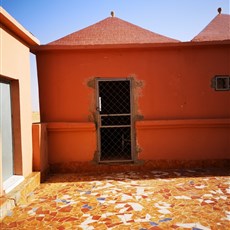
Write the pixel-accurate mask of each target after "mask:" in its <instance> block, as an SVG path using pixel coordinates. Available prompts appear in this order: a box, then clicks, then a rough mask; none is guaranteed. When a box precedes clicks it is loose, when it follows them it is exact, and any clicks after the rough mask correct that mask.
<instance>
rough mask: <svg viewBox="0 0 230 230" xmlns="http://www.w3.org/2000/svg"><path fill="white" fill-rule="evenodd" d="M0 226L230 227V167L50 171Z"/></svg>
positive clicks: (35, 227)
mask: <svg viewBox="0 0 230 230" xmlns="http://www.w3.org/2000/svg"><path fill="white" fill-rule="evenodd" d="M0 229H26V230H30V229H34V230H35V229H45V230H46V229H59V230H62V229H87V230H91V229H99V230H103V229H113V230H115V229H121V230H123V229H124V230H125V229H138V230H145V229H151V230H153V229H192V230H199V229H202V230H207V229H221V230H222V229H224V230H225V229H230V170H221V171H220V170H219V171H216V170H211V169H209V170H203V169H196V170H195V169H194V170H170V171H149V172H126V173H114V174H101V175H87V174H82V175H79V174H55V175H50V177H49V178H48V179H47V181H46V182H45V183H42V184H41V185H40V187H39V188H38V189H36V190H35V191H34V194H33V196H32V199H31V200H30V202H29V203H28V204H23V205H19V206H16V207H15V209H13V210H12V211H9V212H8V214H7V216H6V217H5V218H4V219H3V220H2V223H1V224H0Z"/></svg>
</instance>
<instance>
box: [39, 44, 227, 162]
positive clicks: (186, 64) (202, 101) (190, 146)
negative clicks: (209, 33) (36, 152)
mask: <svg viewBox="0 0 230 230" xmlns="http://www.w3.org/2000/svg"><path fill="white" fill-rule="evenodd" d="M229 64H230V46H229V45H212V46H202V45H200V46H190V45H188V46H178V47H174V48H173V47H171V48H159V47H158V48H148V49H141V48H140V49H117V50H115V49H107V50H106V49H105V50H66V51H64V50H62V51H61V50H59V51H55V50H49V51H40V52H38V53H37V65H38V80H39V94H40V112H41V122H45V123H49V122H63V123H65V122H71V123H75V124H76V125H77V124H78V123H82V122H83V123H84V122H90V121H91V120H92V113H93V112H94V111H95V90H94V88H93V87H92V81H91V80H92V79H94V78H95V77H106V78H110V77H119V78H124V77H128V76H132V77H133V78H134V80H135V81H136V82H137V83H138V84H137V85H139V86H138V87H137V88H136V89H135V98H136V100H135V108H136V114H139V115H143V120H142V121H138V122H136V127H137V144H138V145H139V147H140V148H141V149H142V152H141V153H140V155H139V158H140V159H164V158H168V159H187V160H189V159H204V158H205V159H206V158H216V159H218V158H220V159H223V158H229V152H230V146H229V138H228V136H230V135H229V134H230V131H229V124H230V120H229V119H230V109H229V106H227V105H228V103H229V100H230V93H229V91H227V92H217V91H215V90H214V89H213V88H212V87H211V80H212V78H213V77H214V76H215V75H222V74H223V75H230V69H229ZM90 86H91V87H90ZM223 120H224V122H225V125H223V124H222V121H223ZM155 121H159V122H162V125H163V128H162V127H160V128H159V127H158V128H156V127H155V126H154V125H155V123H154V122H155ZM167 121H173V122H175V125H174V126H173V127H169V126H167V125H166V126H164V124H165V122H166V124H167ZM152 122H153V123H152ZM183 122H185V127H181V125H180V124H181V123H183ZM191 122H192V124H193V127H191V125H190V123H191ZM205 122H208V123H209V124H210V125H208V126H207V127H206V126H205V127H204V125H203V123H205ZM177 123H178V124H177ZM91 124H92V125H93V124H94V123H93V122H92V123H91ZM194 124H196V125H195V126H194ZM205 124H206V123H205ZM146 126H149V128H148V129H145V128H143V127H146ZM56 130H57V132H49V131H48V148H49V161H50V163H53V162H62V161H63V160H67V159H68V160H76V158H75V159H70V156H71V155H73V154H77V156H79V158H78V159H79V160H81V161H84V160H87V161H88V160H90V159H93V157H94V151H93V148H92V151H91V152H90V155H89V154H88V153H87V154H86V155H85V156H83V158H82V156H81V157H80V155H78V154H80V153H79V152H78V150H77V148H78V147H77V146H80V145H81V142H82V141H83V140H82V139H81V138H83V139H84V138H85V140H84V141H86V142H87V143H91V140H92V136H91V137H90V138H89V139H88V138H87V137H85V136H84V134H83V136H81V135H80V136H81V138H79V137H80V136H75V135H76V133H73V132H72V133H71V132H69V133H68V134H67V133H66V135H65V136H63V133H62V134H61V132H59V131H58V129H56ZM70 136H71V137H70ZM74 136H75V137H74ZM71 139H72V140H75V141H76V142H75V145H76V146H75V147H73V146H72V145H74V141H73V143H71V148H69V146H70V145H69V144H70V143H69V140H71ZM85 146H87V145H85ZM92 146H95V150H96V144H93V145H92ZM59 148H60V149H62V151H61V152H60V151H58V149H59ZM82 148H85V147H84V146H83V147H82ZM50 149H51V150H54V149H55V151H50ZM67 149H68V150H67ZM71 149H72V152H71V153H69V151H70V150H71ZM81 151H83V152H84V149H81V150H80V152H81ZM57 152H58V154H57ZM66 153H68V154H66Z"/></svg>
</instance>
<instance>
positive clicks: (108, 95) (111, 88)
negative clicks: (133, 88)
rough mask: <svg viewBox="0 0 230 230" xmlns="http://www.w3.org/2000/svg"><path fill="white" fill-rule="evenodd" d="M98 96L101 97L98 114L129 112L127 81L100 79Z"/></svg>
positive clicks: (128, 85)
mask: <svg viewBox="0 0 230 230" xmlns="http://www.w3.org/2000/svg"><path fill="white" fill-rule="evenodd" d="M99 97H100V98H101V111H100V114H125V113H130V82H129V81H100V82H99Z"/></svg>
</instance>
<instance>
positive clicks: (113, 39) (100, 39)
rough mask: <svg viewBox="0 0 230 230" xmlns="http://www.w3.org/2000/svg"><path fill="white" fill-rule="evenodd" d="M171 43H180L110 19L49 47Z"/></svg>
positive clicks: (124, 22)
mask: <svg viewBox="0 0 230 230" xmlns="http://www.w3.org/2000/svg"><path fill="white" fill-rule="evenodd" d="M171 42H179V41H178V40H175V39H172V38H168V37H165V36H162V35H160V34H157V33H153V32H151V31H149V30H146V29H143V28H141V27H139V26H136V25H133V24H131V23H129V22H126V21H124V20H121V19H119V18H117V17H108V18H106V19H104V20H102V21H100V22H98V23H96V24H94V25H91V26H89V27H86V28H85V29H82V30H79V31H77V32H74V33H72V34H69V35H67V36H65V37H63V38H60V39H58V40H56V41H53V42H51V43H49V44H48V45H108V44H110V45H114V44H119V45H120V44H145V43H171Z"/></svg>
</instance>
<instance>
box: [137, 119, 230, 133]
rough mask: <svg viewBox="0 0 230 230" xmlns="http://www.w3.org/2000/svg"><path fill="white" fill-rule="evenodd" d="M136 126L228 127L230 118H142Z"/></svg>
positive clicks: (142, 128) (162, 127) (151, 127)
mask: <svg viewBox="0 0 230 230" xmlns="http://www.w3.org/2000/svg"><path fill="white" fill-rule="evenodd" d="M136 128H137V129H139V130H145V129H164V128H230V119H228V118H227V119H189V120H187V119H186V120H144V121H137V122H136Z"/></svg>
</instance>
